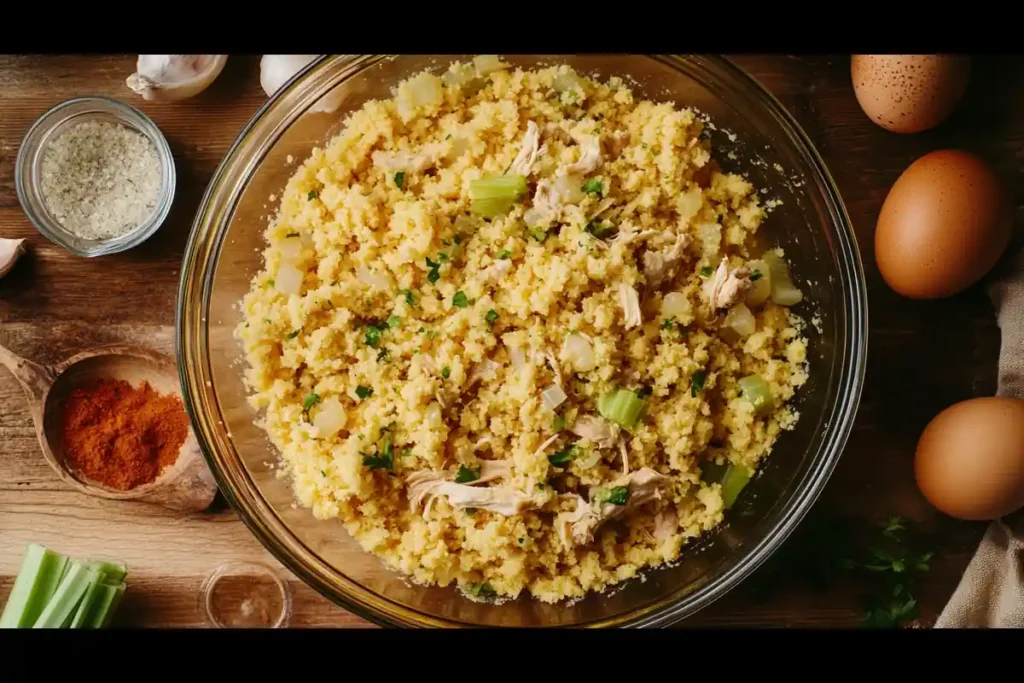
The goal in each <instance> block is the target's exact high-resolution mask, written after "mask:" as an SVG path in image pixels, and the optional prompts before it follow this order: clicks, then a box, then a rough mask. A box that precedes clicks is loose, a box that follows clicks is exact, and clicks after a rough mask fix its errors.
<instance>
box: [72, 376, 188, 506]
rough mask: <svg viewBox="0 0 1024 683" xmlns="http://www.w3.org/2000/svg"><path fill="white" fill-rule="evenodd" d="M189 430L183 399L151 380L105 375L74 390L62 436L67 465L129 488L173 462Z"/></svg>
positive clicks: (111, 485) (95, 478)
mask: <svg viewBox="0 0 1024 683" xmlns="http://www.w3.org/2000/svg"><path fill="white" fill-rule="evenodd" d="M187 435H188V415H187V414H186V413H185V407H184V406H183V405H182V403H181V399H180V398H178V397H177V396H174V395H161V394H158V393H157V392H156V391H155V390H154V389H153V387H151V386H150V385H149V384H148V383H147V382H143V383H142V386H140V387H139V388H137V389H136V388H133V387H132V386H131V385H130V384H129V383H128V382H126V381H124V380H119V379H118V380H115V379H100V380H97V381H95V382H92V383H91V384H89V385H87V386H83V387H80V388H79V389H76V390H75V391H73V392H72V393H71V395H70V396H69V397H68V399H67V402H66V403H65V405H64V432H63V436H62V439H61V443H62V446H63V448H64V459H65V461H66V463H67V464H68V466H69V467H70V468H71V469H72V470H75V471H77V472H79V473H80V474H82V475H83V476H84V477H85V478H86V479H89V480H92V481H95V482H98V483H100V484H103V485H105V486H107V487H109V488H113V489H119V490H122V491H127V490H129V489H133V488H135V487H136V486H140V485H142V484H147V483H149V482H151V481H154V480H155V479H156V478H157V476H159V474H160V472H162V471H163V469H164V468H165V467H168V466H169V465H172V464H174V461H175V460H177V458H178V452H179V451H180V450H181V445H182V444H183V443H184V442H185V437H186V436H187Z"/></svg>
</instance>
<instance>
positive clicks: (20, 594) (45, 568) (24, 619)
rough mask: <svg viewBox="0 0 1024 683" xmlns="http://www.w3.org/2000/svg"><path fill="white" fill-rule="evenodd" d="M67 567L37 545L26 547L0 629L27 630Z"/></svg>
mask: <svg viewBox="0 0 1024 683" xmlns="http://www.w3.org/2000/svg"><path fill="white" fill-rule="evenodd" d="M67 565H68V558H67V557H65V556H64V555H61V554H59V553H55V552H53V551H52V550H48V549H46V548H45V547H43V546H41V545H39V544H38V543H32V544H30V545H29V546H28V549H27V550H26V551H25V558H24V559H23V560H22V562H21V570H20V571H19V572H18V576H17V578H16V579H15V580H14V587H13V588H12V589H11V594H10V596H9V597H8V598H7V605H6V606H5V607H4V612H3V615H0V628H30V627H31V626H32V625H33V624H34V623H35V622H36V619H38V618H39V615H40V614H42V613H43V610H44V609H46V604H47V603H48V602H49V601H50V598H51V597H52V596H53V594H54V592H55V591H56V590H57V586H58V585H60V580H61V577H62V576H63V574H64V569H65V567H67Z"/></svg>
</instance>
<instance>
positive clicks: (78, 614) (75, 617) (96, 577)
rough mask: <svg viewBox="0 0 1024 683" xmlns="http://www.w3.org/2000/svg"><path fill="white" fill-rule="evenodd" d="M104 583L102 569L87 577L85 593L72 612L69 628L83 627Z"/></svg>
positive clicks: (101, 591)
mask: <svg viewBox="0 0 1024 683" xmlns="http://www.w3.org/2000/svg"><path fill="white" fill-rule="evenodd" d="M104 583H105V575H104V573H103V572H102V571H95V572H94V573H93V576H91V577H90V578H89V588H88V589H87V590H86V591H85V595H83V596H82V599H81V601H80V602H79V603H78V607H77V608H76V609H75V611H74V613H73V614H72V617H71V623H70V624H68V626H69V628H85V626H84V624H85V621H86V619H87V618H88V616H89V614H90V612H92V610H93V609H95V605H96V601H97V600H98V599H99V597H100V595H102V593H103V586H104Z"/></svg>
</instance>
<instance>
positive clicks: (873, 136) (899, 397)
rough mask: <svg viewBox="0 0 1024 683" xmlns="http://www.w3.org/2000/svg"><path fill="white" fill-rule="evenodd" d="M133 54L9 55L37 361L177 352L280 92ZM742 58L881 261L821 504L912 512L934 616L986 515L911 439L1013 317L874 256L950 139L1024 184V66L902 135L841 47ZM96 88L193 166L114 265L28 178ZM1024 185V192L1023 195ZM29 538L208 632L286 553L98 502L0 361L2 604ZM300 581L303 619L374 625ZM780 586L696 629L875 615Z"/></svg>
mask: <svg viewBox="0 0 1024 683" xmlns="http://www.w3.org/2000/svg"><path fill="white" fill-rule="evenodd" d="M134 57H135V56H134V55H120V56H87V57H82V56H74V57H71V56H68V57H62V56H0V236H2V237H7V238H19V237H25V238H28V243H29V250H30V251H29V254H28V256H27V257H25V258H23V259H22V261H21V262H19V264H18V265H17V267H16V268H15V270H14V271H13V272H12V273H11V274H9V275H8V276H7V277H6V278H4V279H3V280H2V281H0V344H3V345H5V346H7V347H8V348H10V349H11V350H13V351H14V352H15V353H18V354H21V355H23V356H27V357H30V358H33V359H35V360H37V361H41V362H56V361H59V360H60V359H62V358H64V357H66V356H68V355H70V354H73V353H75V352H77V351H78V350H81V349H83V348H85V347H88V346H90V345H93V344H95V343H99V342H107V341H113V340H120V341H128V342H137V343H143V344H147V345H149V346H151V347H154V348H157V349H160V350H163V351H165V352H167V353H172V352H173V346H172V336H173V323H174V304H175V295H176V291H177V283H178V273H179V267H180V261H181V256H182V252H183V249H184V245H185V241H186V238H187V235H188V232H189V229H190V227H191V221H192V218H193V215H194V212H195V210H196V208H197V206H198V202H199V200H200V197H201V194H202V192H203V190H204V188H205V186H206V183H207V182H208V180H209V179H210V177H211V175H212V174H213V171H214V169H215V168H216V165H217V163H218V162H219V161H220V159H221V156H222V155H223V154H224V153H225V152H226V150H227V148H228V146H229V145H230V144H231V142H232V141H233V140H234V138H235V136H236V135H237V134H238V132H239V131H240V129H241V128H242V126H243V125H244V124H245V123H246V121H247V120H248V119H249V117H250V116H252V115H253V114H254V113H255V112H256V110H257V108H258V107H260V106H261V105H262V104H263V103H264V102H265V100H266V98H265V96H264V94H263V92H262V90H261V89H260V87H259V64H258V58H256V57H252V56H247V57H232V58H231V59H229V60H228V64H227V67H226V68H225V70H224V72H223V74H222V75H221V77H220V78H219V79H218V81H217V82H216V83H215V84H214V85H213V86H212V87H211V88H210V89H209V90H207V91H206V92H205V93H203V94H202V95H200V96H199V97H197V98H195V99H193V100H190V101H186V102H182V103H174V104H155V103H148V102H143V101H142V100H141V99H140V98H137V97H136V96H135V95H134V94H133V93H131V92H130V91H129V90H128V89H127V87H126V86H125V84H124V79H125V78H126V77H127V76H128V75H129V74H130V73H131V72H132V71H133V69H134ZM737 61H738V62H739V63H740V64H741V65H742V66H744V67H745V68H747V69H748V70H749V71H750V72H751V73H752V74H753V75H754V76H755V77H756V78H758V79H760V80H761V82H762V83H764V85H765V86H766V87H768V88H769V89H770V90H771V91H772V92H773V93H774V94H775V95H776V96H778V97H779V98H780V99H781V100H782V101H783V103H784V104H785V105H786V106H787V107H788V108H789V109H790V111H791V112H792V113H793V114H794V115H795V116H796V117H797V119H798V120H799V121H800V123H801V125H802V126H803V127H804V130H805V131H807V133H808V135H809V136H810V137H811V139H812V140H813V141H814V143H815V144H816V145H817V148H818V150H819V151H820V152H821V154H822V155H823V157H824V158H825V161H826V163H827V164H828V166H829V168H830V170H831V171H832V173H833V175H834V176H835V178H836V180H837V182H838V184H839V188H840V190H841V192H842V196H843V199H844V201H845V202H846V206H847V209H848V210H849V213H850V215H851V217H852V219H853V222H854V225H855V226H856V230H857V236H858V239H859V243H860V249H861V254H862V256H863V259H864V265H865V268H866V270H867V285H868V292H869V298H870V321H871V333H870V343H869V349H870V355H869V362H868V371H867V385H866V388H865V391H864V397H863V401H862V403H861V406H860V411H859V413H858V417H857V422H856V426H855V427H854V430H853V434H852V436H851V438H850V441H849V445H848V447H847V449H846V452H845V454H844V455H843V458H842V460H841V462H840V464H839V467H838V469H837V470H836V472H835V474H834V475H833V477H832V479H831V481H830V482H829V484H828V487H827V488H826V490H825V492H824V494H823V495H822V497H821V499H820V501H819V503H818V505H817V506H816V508H815V510H814V511H812V513H811V517H812V518H813V517H814V516H815V515H822V514H825V513H829V514H841V515H844V516H850V517H853V518H856V519H860V520H863V521H864V522H865V523H867V522H872V521H875V520H878V519H880V518H883V517H885V516H887V515H890V514H900V515H904V516H907V517H909V518H911V519H913V520H915V521H917V522H918V523H919V526H921V527H922V528H923V529H925V530H926V531H927V532H929V535H930V537H931V538H932V546H931V549H933V550H935V551H936V559H935V561H934V564H933V568H932V571H931V573H930V574H929V575H928V577H927V579H926V581H925V583H924V585H923V588H922V590H923V593H922V596H921V605H922V615H921V619H920V623H921V624H922V625H929V624H930V623H931V622H932V621H933V620H934V618H935V617H936V616H937V614H938V612H939V611H940V610H941V608H942V606H943V604H944V603H945V601H946V600H947V599H948V597H949V595H950V594H951V593H952V591H953V589H954V588H955V586H956V584H957V582H958V580H959V578H960V576H961V573H962V572H963V569H964V567H965V566H966V564H967V562H968V560H969V559H970V557H971V554H972V553H973V551H974V549H975V547H976V544H977V542H978V540H979V539H980V537H981V535H982V533H983V531H984V525H982V524H972V523H963V522H957V521H955V520H951V519H949V518H946V517H943V516H942V515H940V514H939V513H937V512H935V511H934V510H933V509H931V508H930V507H929V506H928V505H927V503H926V502H925V501H924V499H923V498H922V497H921V496H920V494H919V493H918V492H917V490H916V488H915V487H914V482H913V476H912V471H911V462H912V454H913V449H914V444H915V442H916V439H917V436H918V435H919V434H920V431H921V429H922V428H923V427H924V425H925V424H926V422H927V421H928V420H929V419H930V418H931V417H932V416H933V415H935V414H936V413H937V412H938V411H939V410H940V409H942V408H943V407H945V406H946V405H948V404H951V403H953V402H956V401H959V400H962V399H965V398H969V397H972V396H980V395H989V394H992V393H994V392H995V377H996V359H997V355H998V348H999V331H998V328H997V327H996V326H995V322H994V317H993V314H992V311H991V307H990V305H989V302H988V299H987V298H986V296H985V294H984V290H983V288H982V287H981V286H976V287H975V288H973V289H971V290H970V291H968V292H965V293H963V294H961V295H959V296H957V297H954V298H951V299H948V300H945V301H936V302H926V303H922V302H912V301H908V300H904V299H901V298H900V297H898V296H896V295H895V294H894V293H892V292H891V291H890V290H888V289H887V288H886V286H885V284H884V283H883V282H882V280H881V278H880V277H879V274H878V271H877V268H876V267H875V264H874V258H873V239H872V237H873V232H874V223H875V218H876V216H877V214H878V210H879V208H880V206H881V204H882V201H883V199H884V198H885V194H886V191H887V189H888V188H889V187H890V186H891V185H892V183H893V182H894V181H895V180H896V177H897V176H898V175H899V174H900V172H901V171H902V170H903V169H904V168H906V166H907V165H908V164H909V163H910V162H911V161H913V160H914V159H915V158H917V157H918V156H920V155H922V154H924V153H926V152H928V151H931V150H933V149H937V148H940V147H946V146H966V147H968V148H971V149H974V150H977V151H979V152H981V153H983V154H986V155H988V156H989V157H990V158H991V159H992V160H993V162H994V163H995V165H996V166H997V167H998V168H999V169H1000V170H1001V171H1003V172H1005V173H1007V174H1008V176H1009V177H1010V178H1011V180H1012V182H1013V183H1014V185H1013V187H1014V188H1015V190H1016V188H1019V187H1021V186H1022V185H1021V183H1020V170H1019V169H1020V168H1021V166H1022V164H1021V160H1022V156H1024V88H1022V87H1020V86H1021V84H1022V83H1021V81H1022V79H1024V69H1021V66H1022V64H1024V60H1021V59H1019V58H1002V59H988V60H982V59H978V60H976V61H975V69H974V75H973V78H972V83H971V86H970V88H969V90H968V92H967V95H966V96H965V98H964V100H963V101H962V103H961V106H960V107H959V109H958V110H957V112H956V113H955V114H954V115H953V117H952V118H951V119H950V120H948V121H947V122H946V123H945V124H943V125H942V126H940V127H939V128H937V129H935V130H933V131H930V132H926V133H923V134H920V135H915V136H897V135H894V134H890V133H887V132H886V131H884V130H882V129H880V128H878V127H877V126H875V125H874V124H873V123H871V122H870V121H869V120H868V119H867V118H866V117H865V116H864V114H863V113H862V112H861V110H860V108H859V107H858V105H857V102H856V100H855V99H854V95H853V91H852V89H851V86H850V74H849V57H848V56H846V55H839V56H833V57H828V56H815V57H793V56H785V55H772V56H766V57H757V56H743V57H738V58H737ZM86 94H99V95H108V96H113V97H117V98H121V99H123V100H127V101H130V102H131V103H133V104H135V105H136V106H138V107H140V108H141V109H142V110H143V111H145V112H146V113H147V114H148V115H150V116H151V117H152V118H153V120H154V121H155V122H156V124H157V125H158V126H159V127H160V128H161V129H162V130H163V132H164V134H165V135H166V137H167V139H168V141H169V143H170V145H171V149H172V150H173V152H174V155H175V158H176V160H177V168H178V174H179V177H178V194H177V197H176V201H175V207H174V209H173V211H172V212H171V216H170V218H169V220H168V221H167V223H166V224H165V225H164V226H163V228H162V229H161V230H160V231H159V233H158V234H157V235H156V236H155V237H154V238H153V239H151V240H150V241H149V242H148V243H146V244H145V245H143V246H142V247H140V248H138V249H136V250H133V251H131V252H129V253H127V254H120V255H114V256H106V257H103V258H99V259H81V258H78V257H75V256H71V255H70V254H68V253H67V252H65V251H64V250H63V249H62V248H60V247H58V246H55V245H53V244H51V243H50V242H48V241H47V240H46V239H44V238H43V237H42V236H41V235H39V234H38V233H37V232H36V230H35V229H34V228H33V227H32V225H31V224H30V223H29V221H28V219H27V218H26V217H25V215H24V214H23V212H22V210H21V207H20V206H19V204H18V199H17V196H16V193H15V187H14V163H15V157H16V155H17V152H18V147H19V144H20V142H21V139H22V136H23V135H24V134H25V132H26V131H27V129H28V127H29V126H30V125H31V124H32V122H33V121H34V120H35V119H36V117H38V116H39V115H40V114H42V113H43V112H44V111H45V110H46V109H47V108H49V107H50V106H52V105H54V104H56V103H58V102H60V101H62V100H64V99H67V98H70V97H73V96H79V95H86ZM1021 198H1022V197H1021V194H1020V192H1019V191H1017V192H1016V196H1015V199H1016V202H1017V205H1018V206H1019V205H1020V202H1021ZM32 541H36V542H40V543H43V544H45V545H48V546H51V547H53V548H55V549H57V550H59V551H61V552H64V553H67V554H71V555H75V556H88V555H97V554H104V555H110V556H116V557H120V558H123V559H124V560H126V561H127V562H128V563H129V565H130V566H131V581H130V587H129V591H128V593H127V596H126V598H125V602H124V603H123V607H122V609H121V611H120V613H119V617H118V621H119V623H121V624H123V625H137V626H151V627H166V626H184V627H190V626H203V625H205V622H204V616H203V612H202V611H201V610H200V607H199V602H198V596H199V590H200V585H201V582H202V581H203V579H204V577H205V576H206V575H207V574H208V573H209V572H210V571H212V570H213V569H214V567H216V566H217V565H218V564H220V563H221V562H224V561H226V560H250V561H262V562H266V563H269V564H271V565H273V566H276V567H279V566H280V565H278V564H277V563H276V561H275V560H274V559H273V558H272V557H270V555H269V554H268V553H267V552H265V551H264V550H263V548H262V547H261V546H260V544H259V543H258V542H257V541H256V540H255V539H254V538H253V537H252V536H251V535H250V534H249V532H248V531H247V530H246V528H245V527H244V526H243V525H242V523H241V522H240V521H239V520H238V518H237V517H236V516H235V515H234V514H233V512H231V511H230V509H225V508H224V506H223V505H221V506H220V508H219V509H215V510H214V511H212V512H208V513H206V514H197V515H193V516H184V517H183V516H178V515H173V514H170V513H165V512H162V511H160V510H155V509H149V508H148V507H147V506H139V505H135V504H132V503H121V502H114V501H105V500H98V499H93V498H90V497H88V496H85V495H82V494H79V493H76V492H73V491H71V490H69V489H68V488H66V487H65V486H63V485H61V484H60V482H58V480H57V478H56V476H55V475H54V473H53V472H52V471H51V470H50V469H49V467H48V466H47V464H46V463H45V462H44V460H43V458H42V456H41V454H40V452H39V448H38V446H37V443H36V437H35V432H34V430H33V427H32V423H31V420H30V417H29V413H28V410H27V408H26V404H25V402H24V400H23V396H22V393H21V390H20V388H19V386H18V384H17V383H16V382H15V381H14V379H13V377H12V376H11V375H10V374H9V373H7V372H6V371H3V370H0V599H5V598H6V595H7V593H8V591H9V590H10V586H11V584H12V582H13V576H14V575H15V574H16V573H17V570H18V567H19V564H20V559H21V555H22V552H23V551H24V548H25V546H26V544H27V543H29V542H32ZM798 542H799V541H798V540H791V541H789V542H788V543H789V544H790V546H792V544H793V543H798ZM770 565H771V563H769V565H768V566H770ZM759 571H760V572H763V571H764V570H759ZM288 578H289V585H290V586H291V588H292V592H293V599H294V614H293V617H292V620H291V623H292V625H296V626H365V625H367V624H366V622H365V621H363V620H361V619H360V618H358V617H356V616H354V615H351V614H349V613H347V612H346V611H344V610H342V609H341V608H338V607H336V606H334V605H333V604H332V603H330V602H329V601H327V600H326V599H324V598H322V597H320V596H319V595H318V594H316V593H315V592H314V591H312V590H311V589H309V588H307V587H305V586H304V585H303V584H301V583H300V582H299V581H297V580H296V579H294V578H293V577H291V576H290V575H289V577H288ZM754 578H755V580H756V578H757V577H756V576H755V577H754ZM773 581H774V579H773ZM774 589H775V590H774V591H773V592H772V594H771V595H770V596H769V597H768V598H767V599H761V600H755V599H754V597H753V595H752V592H751V591H750V590H749V588H748V586H741V587H740V588H738V589H737V590H735V591H733V592H732V593H731V594H730V595H728V596H726V597H725V598H723V599H722V600H721V601H719V602H717V603H716V604H714V605H712V606H711V607H709V608H708V609H707V610H705V611H704V612H702V613H701V614H699V615H698V616H696V617H695V618H694V619H692V620H690V621H689V622H687V625H688V626H690V625H696V626H711V625H714V626H729V625H735V626H741V625H742V626H775V627H786V626H855V625H857V624H859V623H860V619H861V606H860V604H859V602H858V595H857V594H856V592H855V591H854V590H853V588H852V587H847V586H843V585H841V584H839V585H836V586H834V587H832V588H831V589H829V590H827V591H826V592H825V593H823V594H817V593H814V592H813V591H811V590H810V589H809V588H808V587H807V586H806V585H802V583H801V581H799V580H795V579H792V577H791V580H788V581H783V582H782V583H779V584H778V585H775V586H774Z"/></svg>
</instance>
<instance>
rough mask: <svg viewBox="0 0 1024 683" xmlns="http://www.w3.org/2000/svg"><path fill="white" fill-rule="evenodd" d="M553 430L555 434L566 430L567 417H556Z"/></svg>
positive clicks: (553, 421)
mask: <svg viewBox="0 0 1024 683" xmlns="http://www.w3.org/2000/svg"><path fill="white" fill-rule="evenodd" d="M551 429H552V431H555V432H560V431H562V430H563V429H565V417H564V416H563V415H555V418H554V419H553V420H551Z"/></svg>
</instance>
